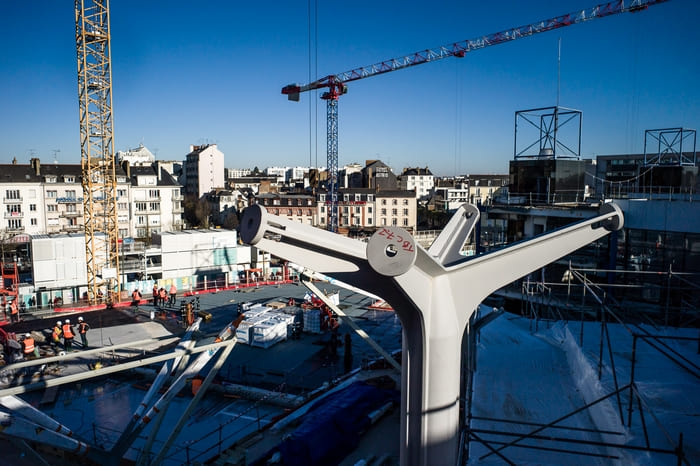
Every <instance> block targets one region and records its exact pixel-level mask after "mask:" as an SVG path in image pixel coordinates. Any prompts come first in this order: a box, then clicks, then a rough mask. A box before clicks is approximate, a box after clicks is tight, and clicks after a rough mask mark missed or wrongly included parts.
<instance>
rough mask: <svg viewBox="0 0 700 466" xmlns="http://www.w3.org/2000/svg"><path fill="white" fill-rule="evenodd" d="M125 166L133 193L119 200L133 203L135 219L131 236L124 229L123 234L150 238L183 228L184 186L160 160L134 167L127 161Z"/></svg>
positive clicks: (133, 218) (131, 228) (132, 209)
mask: <svg viewBox="0 0 700 466" xmlns="http://www.w3.org/2000/svg"><path fill="white" fill-rule="evenodd" d="M123 167H124V171H125V173H126V176H127V177H128V180H129V182H130V186H129V196H128V201H126V200H125V201H123V202H122V201H121V197H120V198H119V200H118V201H117V203H118V204H120V203H122V204H123V203H126V202H128V203H129V204H128V208H129V210H128V212H130V218H131V222H130V225H129V232H128V235H122V233H124V232H121V231H120V236H122V237H124V236H131V237H135V238H144V239H150V238H152V236H153V235H154V234H155V233H161V232H164V231H178V230H182V229H183V226H184V223H183V220H182V213H183V211H184V209H183V205H182V202H183V195H182V186H180V185H179V184H178V183H177V181H175V179H174V178H173V176H172V175H171V174H170V173H169V172H168V170H167V169H166V168H164V167H162V166H161V165H160V163H158V162H154V163H153V164H150V165H137V166H133V167H132V166H130V165H129V164H128V163H126V162H125V163H124V164H123ZM122 207H123V206H122ZM120 226H121V223H120Z"/></svg>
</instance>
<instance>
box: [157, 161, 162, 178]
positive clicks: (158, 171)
mask: <svg viewBox="0 0 700 466" xmlns="http://www.w3.org/2000/svg"><path fill="white" fill-rule="evenodd" d="M160 171H161V168H160V161H159V160H156V174H157V175H158V182H159V183H160V181H161V174H160Z"/></svg>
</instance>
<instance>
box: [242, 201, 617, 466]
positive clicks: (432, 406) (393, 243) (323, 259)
mask: <svg viewBox="0 0 700 466" xmlns="http://www.w3.org/2000/svg"><path fill="white" fill-rule="evenodd" d="M478 217H479V212H478V209H476V208H474V207H473V206H462V207H460V208H459V209H458V210H457V212H456V213H455V215H454V217H453V219H452V220H450V222H449V223H448V226H447V228H446V229H445V230H443V232H442V233H441V234H440V236H439V237H438V238H437V239H436V240H435V243H434V244H435V246H431V248H430V249H429V250H427V251H426V250H425V249H423V248H422V247H421V246H420V245H418V244H416V242H415V241H414V239H413V238H412V236H411V235H410V234H409V233H407V232H406V231H404V230H402V229H401V228H397V227H385V228H381V229H379V230H378V231H377V232H376V233H375V234H374V235H373V236H372V238H370V240H369V242H368V243H367V244H365V243H363V242H360V241H357V240H353V239H350V238H346V237H344V236H339V235H336V234H334V233H331V232H328V231H324V230H320V229H318V228H314V227H312V226H309V225H303V224H301V223H297V222H293V221H291V220H287V219H284V218H280V217H277V216H274V215H270V214H268V213H267V211H265V209H264V208H263V207H261V206H260V205H253V206H250V207H248V208H247V209H246V210H245V211H244V214H243V218H242V220H241V226H240V235H241V238H242V239H243V241H245V242H246V243H249V244H252V245H255V246H256V247H258V248H260V249H262V250H264V251H267V252H269V253H271V254H273V255H275V256H278V257H280V258H283V259H286V260H288V261H291V262H294V263H296V264H299V265H301V266H304V267H307V268H309V269H311V270H314V271H316V272H320V273H324V274H332V276H333V277H334V278H337V279H338V280H341V281H343V282H345V283H348V284H351V285H352V286H356V287H358V288H361V289H364V290H367V291H369V292H371V293H374V294H377V295H379V296H382V297H383V298H384V299H385V300H386V301H387V302H388V303H390V304H391V305H392V307H393V308H394V309H395V310H396V313H397V315H398V317H399V318H400V319H401V323H402V326H403V345H402V346H403V356H402V365H403V372H402V383H401V389H402V400H401V409H402V417H401V464H402V465H409V464H411V465H414V464H415V465H428V464H430V465H435V464H449V465H453V464H455V461H456V459H457V457H458V454H457V446H458V439H459V390H460V369H461V368H460V359H461V355H460V348H461V343H462V337H463V335H464V333H465V330H466V327H467V323H468V321H469V318H470V316H471V315H472V313H473V312H474V310H475V309H476V307H477V306H478V305H479V303H480V302H481V301H482V300H483V299H484V298H485V297H487V296H488V295H489V294H491V293H493V292H494V291H496V290H497V289H499V288H501V287H502V286H504V285H506V284H508V283H510V282H512V281H514V280H516V279H518V278H520V277H522V276H524V275H526V274H528V273H530V272H532V271H535V270H537V269H539V268H540V267H543V266H545V265H547V264H548V263H550V262H552V261H554V260H556V259H558V258H560V257H562V256H564V255H566V254H568V253H571V252H573V251H575V250H577V249H579V248H581V247H583V246H585V245H586V244H588V243H590V242H592V241H595V240H597V239H599V238H602V237H603V236H605V235H606V234H608V233H609V232H610V231H612V230H617V229H620V228H622V225H623V215H622V212H621V210H620V209H619V207H617V206H616V205H614V204H605V205H603V206H602V208H601V212H600V215H598V216H596V217H594V218H592V219H589V220H584V221H581V222H578V223H575V224H573V225H571V226H568V227H565V228H562V229H559V230H556V231H553V232H550V233H548V234H545V235H541V236H538V237H536V238H533V239H531V240H528V241H524V242H521V243H517V244H514V245H512V246H509V247H506V248H504V249H501V250H499V251H496V252H494V253H491V254H486V255H483V256H479V257H476V258H467V257H464V258H460V257H459V254H458V252H459V249H460V248H461V246H462V244H463V241H464V240H465V239H466V238H467V237H468V236H469V233H470V232H471V230H472V229H473V227H474V226H475V225H476V222H477V221H478ZM272 238H275V239H272ZM460 242H461V243H460Z"/></svg>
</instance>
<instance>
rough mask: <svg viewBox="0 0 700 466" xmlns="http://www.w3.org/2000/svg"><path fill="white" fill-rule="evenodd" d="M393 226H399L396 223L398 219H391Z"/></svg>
mask: <svg viewBox="0 0 700 466" xmlns="http://www.w3.org/2000/svg"><path fill="white" fill-rule="evenodd" d="M391 224H392V225H393V226H396V225H397V222H396V219H395V218H392V219H391Z"/></svg>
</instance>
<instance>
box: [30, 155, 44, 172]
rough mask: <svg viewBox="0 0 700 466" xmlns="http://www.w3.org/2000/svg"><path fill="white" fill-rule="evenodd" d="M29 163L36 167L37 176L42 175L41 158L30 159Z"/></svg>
mask: <svg viewBox="0 0 700 466" xmlns="http://www.w3.org/2000/svg"><path fill="white" fill-rule="evenodd" d="M29 165H30V166H31V167H32V168H33V169H34V174H35V175H36V176H41V164H40V163H39V159H37V158H33V159H31V160H29Z"/></svg>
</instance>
